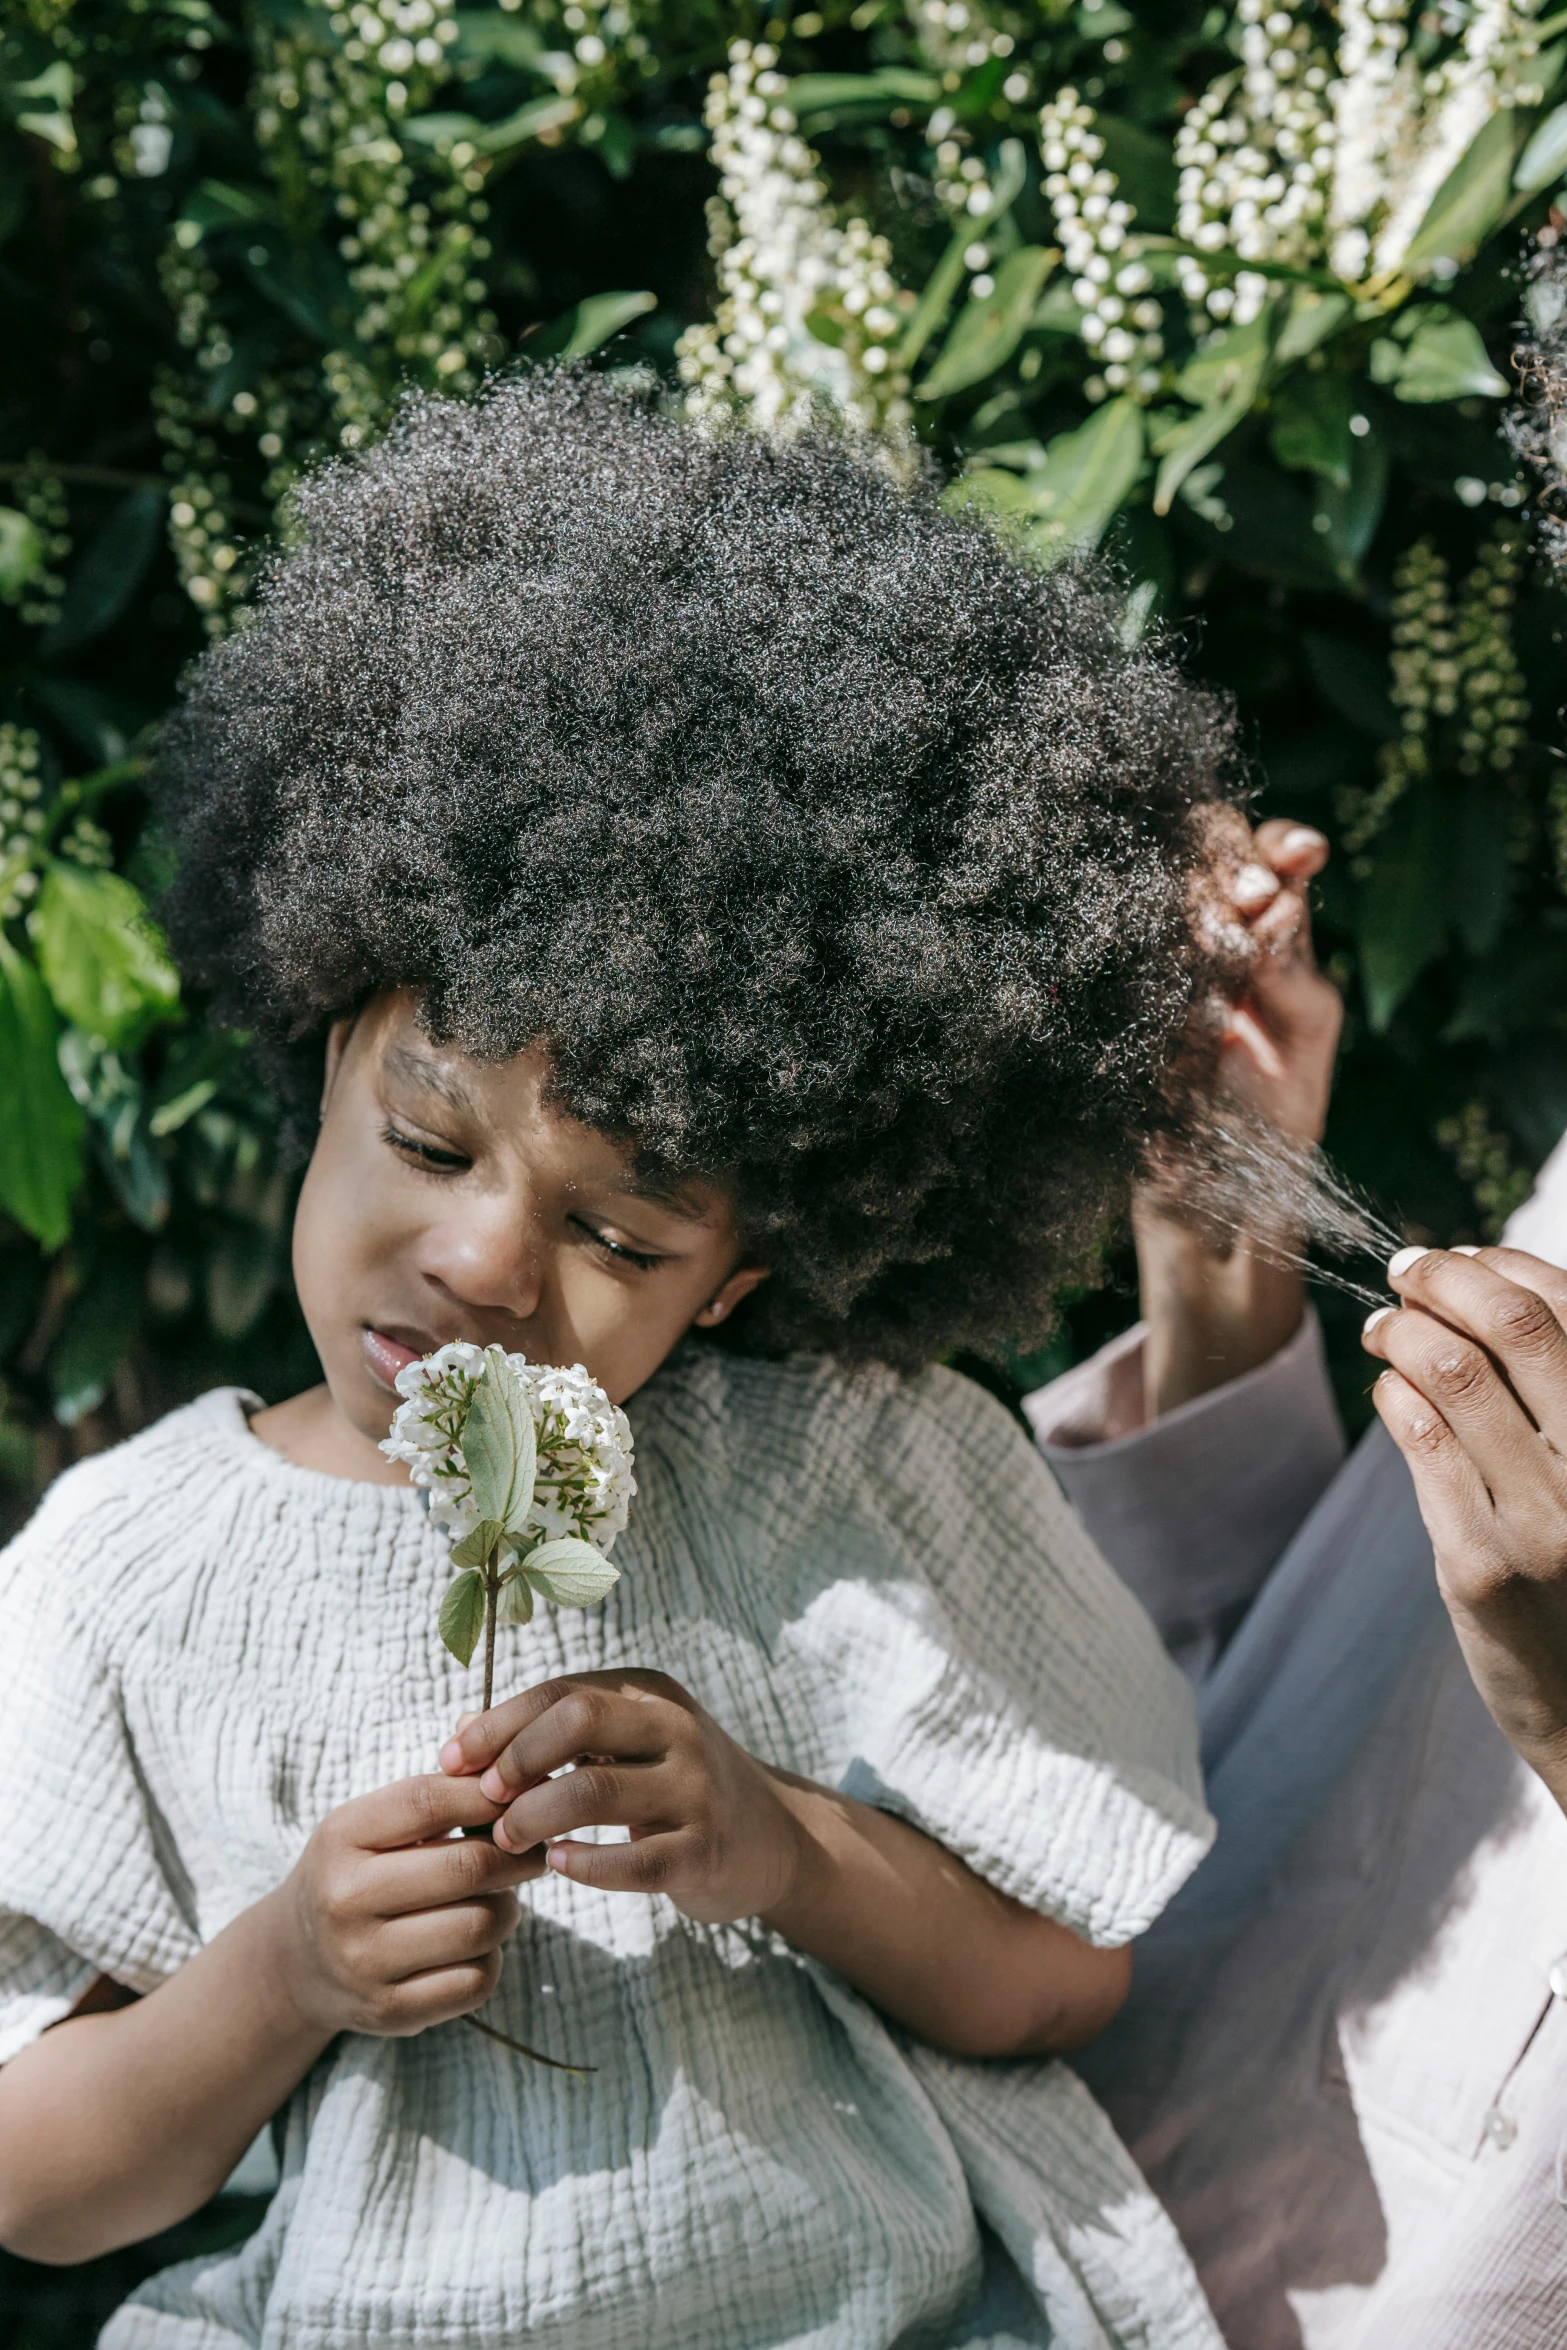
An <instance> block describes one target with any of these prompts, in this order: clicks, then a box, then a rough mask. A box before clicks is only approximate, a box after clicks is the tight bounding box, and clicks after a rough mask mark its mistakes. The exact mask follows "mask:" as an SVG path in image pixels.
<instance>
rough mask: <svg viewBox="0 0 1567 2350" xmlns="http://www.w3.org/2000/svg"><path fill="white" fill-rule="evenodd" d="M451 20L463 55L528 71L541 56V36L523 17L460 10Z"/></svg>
mask: <svg viewBox="0 0 1567 2350" xmlns="http://www.w3.org/2000/svg"><path fill="white" fill-rule="evenodd" d="M452 21H453V23H454V24H455V25H456V27H457V33H458V42H457V46H458V51H459V53H460V54H462V55H464V56H468V57H485V58H493V59H494V60H495V62H496V64H497V65H510V66H513V67H515V68H517V69H518V70H520V71H523V72H528V71H531V70H533V69H534V68H535V67H536V66H537V65H538V62H539V59H540V58H541V57H542V56H543V54H544V50H545V42H544V38H543V35H542V34H541V33H540V32H539V30H538V28H537V27H536V26H535V25H531V24H529V23H528V22H526V20H525V19H524V18H522V17H518V16H501V15H498V14H497V13H495V12H494V11H492V10H490V9H479V8H463V9H460V10H459V11H458V13H457V15H456V16H455V17H454V18H453V20H452Z"/></svg>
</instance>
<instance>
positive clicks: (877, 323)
mask: <svg viewBox="0 0 1567 2350" xmlns="http://www.w3.org/2000/svg"><path fill="white" fill-rule="evenodd" d="M777 65H778V54H777V51H776V50H775V49H772V48H770V47H769V46H768V45H767V44H766V43H765V42H757V43H756V44H755V45H754V46H753V44H752V43H751V42H749V41H735V42H733V43H732V44H731V45H730V50H729V71H728V72H727V73H726V74H715V75H714V76H713V79H712V81H711V83H710V84H709V86H708V100H707V107H706V116H705V119H706V121H707V125H708V127H709V129H710V130H711V131H712V133H713V144H712V159H713V161H714V163H715V164H716V165H717V167H718V170H719V172H720V174H721V175H722V176H721V178H720V182H719V186H720V189H721V194H720V196H719V197H717V198H716V199H714V201H713V202H712V203H711V204H710V205H709V208H708V220H709V228H710V235H709V243H708V250H709V251H710V252H711V253H712V254H713V256H714V258H715V259H716V261H717V263H718V282H719V303H718V311H717V317H716V319H715V321H714V322H713V324H711V325H701V326H694V327H688V328H687V330H686V332H685V333H684V334H683V335H682V336H681V338H680V340H679V342H678V343H677V345H676V347H675V348H676V354H677V357H678V361H679V367H680V374H681V377H682V380H683V381H684V382H685V383H686V384H687V385H688V386H689V387H690V389H689V392H688V395H687V406H688V410H689V412H690V413H691V414H692V415H693V416H696V417H716V416H718V415H720V414H722V413H723V412H724V411H725V410H726V409H727V408H728V407H730V406H731V405H732V404H733V403H734V402H735V401H737V400H738V401H740V402H742V403H743V404H744V405H745V406H746V407H747V408H748V409H749V411H750V414H751V416H752V419H753V420H754V422H755V423H756V424H757V425H758V426H760V428H761V429H762V430H763V431H764V432H780V431H787V430H788V429H789V428H790V427H791V426H796V425H799V424H802V423H804V422H806V421H807V420H808V419H809V418H810V416H811V415H812V414H813V413H814V411H815V409H816V407H817V405H818V403H820V402H822V401H827V402H830V403H831V404H832V406H833V407H835V408H836V409H837V410H838V412H839V413H840V414H841V415H843V416H846V417H847V418H849V419H850V420H851V421H852V422H853V423H855V424H858V425H860V426H862V427H864V428H865V429H866V430H878V429H886V428H888V427H893V426H898V425H902V424H904V423H906V422H907V420H908V416H909V405H908V399H907V390H908V385H907V381H906V378H905V377H904V375H903V374H902V372H901V371H900V369H899V368H898V366H897V363H896V360H895V358H894V355H893V348H892V346H893V342H894V339H895V338H896V336H897V334H898V330H899V327H900V325H901V323H902V310H903V307H904V303H903V300H902V299H901V298H900V295H899V290H898V286H897V283H896V281H895V280H894V278H893V276H892V273H891V270H890V268H889V266H888V265H889V263H890V261H891V258H892V255H891V250H890V248H889V246H888V244H887V241H886V239H885V238H884V237H880V236H876V235H874V234H873V233H872V231H871V229H870V228H869V226H868V225H867V223H866V222H865V221H863V220H850V221H847V222H846V223H845V224H844V225H843V226H842V227H840V226H839V225H838V224H837V222H836V220H835V219H834V216H833V212H832V207H831V205H830V203H829V201H828V196H827V190H826V188H825V186H824V185H823V183H822V181H821V180H820V179H819V178H818V177H817V168H816V166H817V159H816V157H815V155H814V154H813V153H812V151H811V149H810V148H809V147H808V146H807V145H806V143H805V141H804V140H803V139H802V138H801V136H800V133H799V130H798V128H797V126H796V123H795V118H794V116H793V114H792V113H791V112H790V110H789V108H788V106H787V105H786V104H785V103H784V98H785V93H786V92H787V89H788V83H787V82H786V80H785V79H784V76H783V75H782V74H781V73H779V72H778V70H777Z"/></svg>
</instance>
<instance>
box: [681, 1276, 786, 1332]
mask: <svg viewBox="0 0 1567 2350" xmlns="http://www.w3.org/2000/svg"><path fill="white" fill-rule="evenodd" d="M766 1279H767V1267H766V1266H765V1265H740V1266H738V1267H737V1268H736V1270H735V1271H734V1272H733V1273H731V1274H730V1276H729V1278H728V1280H727V1281H726V1282H725V1283H724V1286H723V1288H722V1289H716V1290H714V1292H713V1294H712V1296H711V1297H710V1298H709V1299H708V1301H707V1303H706V1305H705V1306H704V1307H703V1308H702V1310H701V1312H700V1313H699V1314H693V1316H692V1317H691V1327H692V1329H693V1330H711V1329H712V1328H713V1326H714V1324H715V1323H718V1322H725V1321H727V1320H728V1318H729V1316H730V1315H731V1314H732V1313H733V1312H734V1310H735V1307H736V1306H737V1305H739V1303H740V1301H741V1299H742V1298H747V1297H749V1296H750V1294H751V1292H752V1290H753V1289H755V1288H757V1287H758V1286H759V1285H760V1284H761V1283H762V1282H764V1281H765V1280H766Z"/></svg>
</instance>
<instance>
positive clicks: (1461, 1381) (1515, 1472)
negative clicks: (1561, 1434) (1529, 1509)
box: [1361, 1305, 1551, 1505]
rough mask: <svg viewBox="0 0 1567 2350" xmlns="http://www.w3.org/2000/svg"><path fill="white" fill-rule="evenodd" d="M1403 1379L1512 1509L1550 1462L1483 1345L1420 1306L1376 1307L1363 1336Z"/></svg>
mask: <svg viewBox="0 0 1567 2350" xmlns="http://www.w3.org/2000/svg"><path fill="white" fill-rule="evenodd" d="M1361 1343H1362V1345H1363V1346H1364V1347H1365V1349H1366V1351H1367V1353H1368V1354H1374V1355H1380V1356H1381V1357H1382V1359H1383V1361H1384V1362H1387V1363H1390V1364H1391V1365H1392V1366H1393V1368H1394V1370H1396V1371H1399V1372H1401V1373H1402V1374H1403V1376H1404V1378H1405V1379H1406V1380H1407V1381H1408V1383H1409V1385H1410V1386H1411V1387H1413V1388H1415V1389H1417V1390H1418V1392H1419V1393H1420V1394H1421V1395H1422V1396H1423V1397H1424V1398H1425V1401H1426V1402H1427V1404H1429V1405H1430V1406H1432V1407H1433V1408H1434V1409H1435V1411H1436V1412H1437V1413H1438V1414H1439V1415H1440V1417H1441V1419H1442V1420H1443V1421H1444V1422H1445V1424H1446V1426H1447V1427H1448V1428H1449V1429H1450V1430H1451V1431H1452V1433H1453V1435H1454V1436H1455V1437H1456V1438H1457V1440H1458V1442H1459V1443H1460V1444H1461V1445H1462V1447H1463V1449H1464V1451H1465V1452H1466V1453H1467V1454H1468V1456H1469V1458H1470V1459H1471V1460H1472V1461H1473V1463H1474V1465H1475V1467H1476V1468H1477V1469H1478V1470H1479V1472H1480V1475H1481V1476H1482V1477H1483V1478H1484V1480H1485V1482H1486V1485H1487V1486H1488V1487H1489V1489H1490V1491H1491V1492H1492V1493H1493V1494H1501V1493H1504V1492H1505V1493H1506V1494H1508V1495H1509V1496H1510V1497H1511V1498H1512V1500H1513V1502H1514V1504H1515V1505H1516V1502H1517V1501H1518V1499H1519V1498H1520V1496H1521V1495H1524V1494H1527V1493H1528V1492H1529V1491H1530V1490H1531V1488H1532V1486H1533V1484H1534V1483H1535V1482H1537V1481H1538V1479H1539V1477H1540V1474H1541V1472H1542V1470H1543V1468H1544V1465H1545V1463H1546V1462H1547V1461H1548V1460H1549V1459H1550V1457H1551V1456H1550V1455H1549V1454H1548V1452H1547V1451H1546V1448H1545V1446H1544V1445H1543V1444H1542V1443H1541V1441H1540V1436H1539V1431H1538V1430H1537V1429H1536V1428H1535V1426H1534V1424H1533V1422H1532V1421H1531V1420H1530V1419H1529V1416H1528V1414H1527V1413H1526V1412H1525V1410H1524V1408H1523V1406H1522V1405H1521V1404H1520V1402H1519V1401H1518V1398H1517V1396H1516V1395H1514V1393H1513V1392H1512V1389H1511V1388H1510V1387H1509V1386H1508V1384H1507V1381H1506V1380H1505V1379H1504V1378H1503V1376H1502V1374H1501V1372H1500V1371H1499V1370H1498V1368H1497V1366H1496V1364H1495V1363H1494V1362H1493V1361H1492V1360H1491V1357H1490V1356H1489V1355H1488V1354H1487V1352H1486V1350H1485V1348H1484V1347H1483V1346H1481V1345H1480V1344H1479V1343H1478V1342H1477V1341H1476V1340H1475V1339H1473V1338H1471V1337H1470V1336H1469V1335H1468V1333H1467V1332H1465V1331H1462V1330H1455V1329H1454V1328H1453V1327H1452V1325H1451V1324H1450V1323H1449V1322H1447V1321H1444V1320H1442V1319H1441V1318H1440V1317H1439V1316H1438V1315H1436V1314H1434V1313H1430V1312H1428V1311H1427V1310H1426V1309H1425V1308H1424V1307H1423V1306H1415V1305H1405V1306H1404V1307H1403V1308H1402V1309H1400V1308H1398V1307H1396V1306H1395V1307H1388V1306H1382V1307H1379V1308H1378V1309H1377V1311H1376V1312H1375V1313H1374V1314H1372V1315H1370V1316H1369V1317H1368V1319H1367V1322H1366V1327H1365V1330H1364V1332H1363V1334H1362V1339H1361Z"/></svg>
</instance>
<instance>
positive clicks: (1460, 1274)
mask: <svg viewBox="0 0 1567 2350" xmlns="http://www.w3.org/2000/svg"><path fill="white" fill-rule="evenodd" d="M1388 1279H1389V1282H1390V1283H1391V1285H1392V1287H1393V1288H1394V1289H1395V1290H1396V1291H1397V1292H1398V1295H1399V1297H1400V1300H1401V1303H1400V1305H1398V1306H1397V1307H1392V1306H1383V1307H1380V1308H1379V1309H1378V1310H1377V1312H1376V1313H1374V1314H1373V1315H1371V1317H1370V1318H1369V1320H1368V1321H1367V1324H1366V1328H1365V1336H1364V1343H1365V1346H1366V1348H1367V1350H1368V1352H1370V1353H1371V1354H1374V1355H1378V1356H1380V1357H1381V1358H1382V1359H1383V1360H1384V1361H1385V1362H1386V1363H1387V1364H1388V1365H1389V1368H1388V1369H1387V1370H1386V1371H1384V1372H1383V1373H1382V1376H1381V1377H1380V1378H1379V1379H1378V1381H1377V1383H1376V1386H1375V1388H1374V1390H1373V1399H1374V1401H1375V1404H1376V1408H1377V1411H1378V1412H1379V1413H1380V1415H1381V1418H1382V1421H1383V1424H1384V1425H1385V1427H1386V1428H1387V1430H1388V1433H1389V1434H1390V1435H1391V1437H1392V1438H1393V1441H1394V1443H1395V1444H1396V1445H1397V1446H1398V1448H1399V1450H1400V1452H1401V1453H1402V1454H1403V1456H1404V1458H1405V1460H1406V1461H1407V1462H1408V1463H1409V1469H1410V1474H1411V1476H1412V1477H1413V1478H1414V1481H1415V1492H1416V1494H1417V1496H1418V1497H1419V1502H1420V1513H1421V1516H1422V1517H1423V1518H1424V1520H1425V1523H1426V1530H1427V1532H1428V1533H1429V1534H1430V1536H1431V1546H1432V1549H1433V1550H1434V1552H1435V1554H1436V1571H1437V1580H1438V1582H1439V1584H1440V1586H1441V1591H1442V1597H1443V1598H1444V1600H1445V1601H1446V1602H1447V1607H1448V1612H1449V1614H1450V1615H1451V1617H1452V1619H1453V1628H1454V1630H1455V1631H1456V1632H1457V1634H1458V1639H1459V1643H1460V1646H1461V1647H1462V1649H1463V1652H1464V1656H1465V1659H1466V1661H1467V1663H1468V1666H1469V1670H1470V1672H1471V1673H1472V1674H1473V1676H1474V1680H1475V1685H1476V1687H1477V1688H1478V1689H1479V1692H1480V1694H1481V1696H1482V1697H1483V1698H1484V1699H1485V1702H1486V1705H1487V1706H1488V1707H1489V1709H1490V1711H1491V1714H1492V1715H1493V1717H1494V1719H1495V1721H1496V1723H1497V1725H1498V1727H1499V1728H1500V1729H1501V1730H1502V1731H1503V1732H1504V1734H1505V1735H1506V1736H1507V1738H1508V1739H1510V1741H1511V1742H1512V1744H1513V1745H1514V1746H1515V1747H1516V1749H1517V1750H1518V1752H1519V1754H1520V1755H1522V1757H1523V1758H1524V1760H1525V1761H1526V1762H1527V1763H1529V1764H1530V1765H1531V1766H1532V1767H1533V1768H1534V1769H1535V1770H1536V1771H1537V1772H1538V1773H1539V1775H1540V1777H1541V1778H1542V1779H1543V1780H1544V1781H1545V1784H1546V1785H1547V1787H1549V1788H1550V1790H1551V1793H1552V1794H1553V1795H1554V1796H1555V1797H1556V1799H1557V1801H1558V1803H1560V1804H1562V1805H1563V1807H1564V1808H1567V1274H1564V1273H1562V1272H1560V1271H1559V1270H1558V1269H1557V1267H1556V1266H1554V1265H1548V1264H1546V1263H1544V1262H1543V1260H1542V1259H1540V1258H1539V1257H1532V1256H1526V1255H1525V1254H1523V1252H1522V1251H1521V1250H1517V1249H1508V1248H1487V1249H1479V1250H1474V1251H1470V1250H1448V1249H1404V1250H1401V1251H1400V1253H1399V1254H1398V1255H1397V1256H1396V1257H1394V1259H1393V1260H1392V1263H1391V1264H1390V1265H1389V1267H1388Z"/></svg>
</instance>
